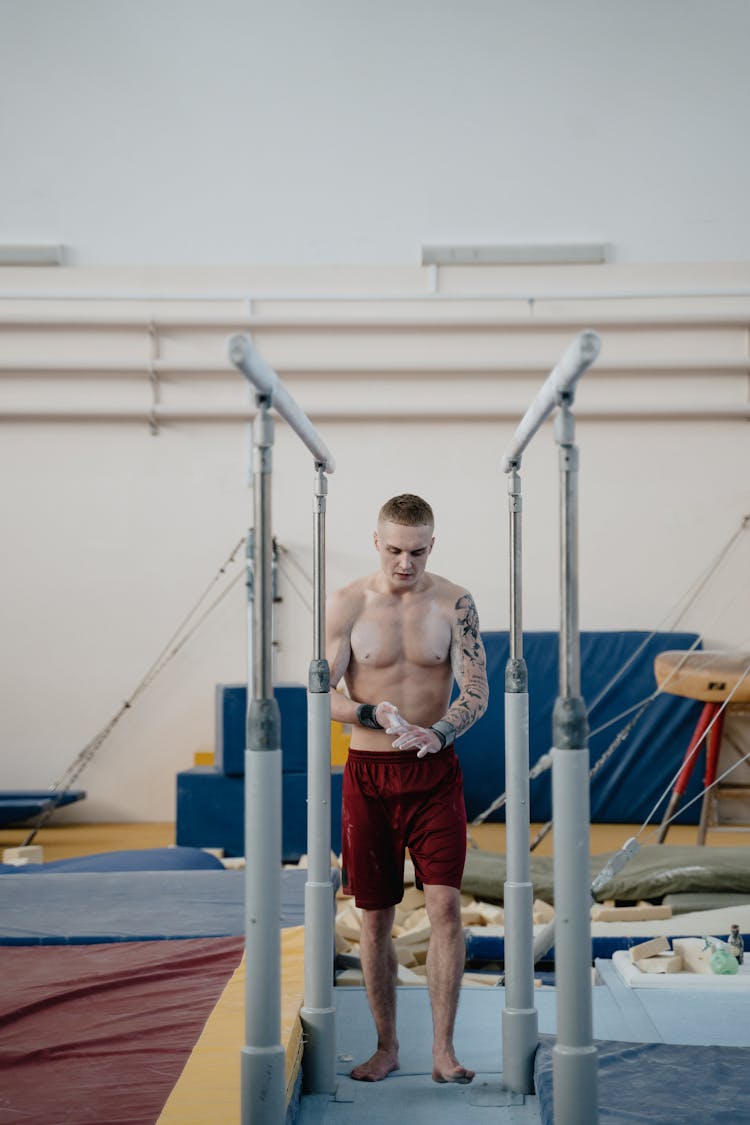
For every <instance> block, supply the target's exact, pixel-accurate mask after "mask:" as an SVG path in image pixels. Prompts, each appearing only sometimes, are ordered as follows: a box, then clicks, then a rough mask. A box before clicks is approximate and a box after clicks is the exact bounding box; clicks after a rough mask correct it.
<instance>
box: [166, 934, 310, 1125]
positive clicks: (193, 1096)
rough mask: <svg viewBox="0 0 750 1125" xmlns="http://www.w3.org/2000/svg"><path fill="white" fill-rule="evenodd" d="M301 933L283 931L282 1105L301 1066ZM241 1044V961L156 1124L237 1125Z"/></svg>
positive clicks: (243, 1022) (243, 1024)
mask: <svg viewBox="0 0 750 1125" xmlns="http://www.w3.org/2000/svg"><path fill="white" fill-rule="evenodd" d="M304 935H305V928H304V926H294V927H292V928H290V929H287V930H282V931H281V1042H282V1044H284V1047H285V1051H286V1100H287V1105H288V1104H289V1099H290V1098H291V1096H292V1091H293V1089H294V1083H295V1081H296V1078H297V1074H298V1072H299V1068H300V1065H301V1062H302V1025H301V1023H300V1018H299V1011H300V1008H301V1007H302V1002H303V997H304V986H305V973H304V950H305V936H304ZM244 1042H245V959H244V957H243V959H242V961H241V963H240V964H239V966H238V967H237V969H236V970H235V971H234V973H233V974H232V977H231V979H230V980H229V982H228V984H227V986H226V988H225V989H224V991H223V993H222V994H221V996H220V998H219V1001H218V1003H217V1005H216V1007H215V1008H214V1010H213V1012H212V1013H211V1015H210V1016H209V1018H208V1020H207V1021H206V1025H205V1027H204V1028H203V1031H202V1033H201V1036H200V1038H199V1040H198V1042H197V1043H196V1044H195V1047H194V1048H193V1050H192V1052H191V1054H190V1057H189V1059H188V1061H187V1063H186V1064H185V1068H184V1069H183V1071H182V1074H181V1075H180V1077H179V1079H178V1081H177V1084H176V1085H175V1088H174V1089H173V1091H172V1093H171V1094H170V1096H169V1099H168V1100H167V1103H166V1105H165V1106H164V1109H163V1110H162V1112H161V1115H160V1117H159V1119H158V1121H157V1125H240V1051H241V1049H242V1046H243V1044H244Z"/></svg>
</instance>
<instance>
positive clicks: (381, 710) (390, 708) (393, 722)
mask: <svg viewBox="0 0 750 1125" xmlns="http://www.w3.org/2000/svg"><path fill="white" fill-rule="evenodd" d="M375 718H376V719H377V720H378V722H379V723H380V725H381V727H383V729H384V730H385V731H386V733H387V734H395V733H396V731H398V730H401V729H402V728H403V727H407V726H408V725H409V724H408V723H407V721H406V719H405V718H404V717H403V716H402V715H400V714H399V711H398V707H396V706H395V705H394V704H393V703H389V702H388V701H387V700H385V699H384V700H383V702H382V703H378V704H377V705H376V707H375Z"/></svg>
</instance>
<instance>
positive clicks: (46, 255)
mask: <svg viewBox="0 0 750 1125" xmlns="http://www.w3.org/2000/svg"><path fill="white" fill-rule="evenodd" d="M64 261H65V247H64V246H62V245H60V244H59V243H51V242H50V243H42V242H17V243H13V242H0V266H61V265H63V263H64Z"/></svg>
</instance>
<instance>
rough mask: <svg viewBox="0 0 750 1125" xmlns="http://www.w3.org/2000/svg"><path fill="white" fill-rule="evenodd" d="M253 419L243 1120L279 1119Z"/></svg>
mask: <svg viewBox="0 0 750 1125" xmlns="http://www.w3.org/2000/svg"><path fill="white" fill-rule="evenodd" d="M256 403H257V408H258V412H257V414H256V416H255V422H254V426H253V501H254V503H253V509H254V517H253V523H254V531H255V535H254V539H255V544H254V546H255V569H254V578H255V582H254V585H255V590H254V595H255V596H254V600H253V635H254V661H253V669H252V671H253V684H252V700H251V702H250V706H249V708H248V719H247V743H246V750H245V859H246V869H245V979H246V990H245V1046H244V1047H243V1048H242V1075H241V1084H242V1108H241V1114H242V1125H281V1123H282V1122H283V1121H284V1116H285V1112H286V1097H285V1093H286V1080H285V1065H286V1056H285V1051H284V1047H283V1046H282V1043H281V932H280V931H281V883H280V879H279V870H280V867H281V720H280V716H279V707H278V704H277V702H276V700H275V698H274V695H273V677H272V671H271V666H272V662H271V615H272V591H271V585H272V580H271V554H272V540H271V469H272V449H273V420H272V418H271V415H270V413H269V406H270V402H269V399H268V397H266V396H263V395H260V396H258V398H257V400H256Z"/></svg>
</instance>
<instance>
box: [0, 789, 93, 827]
mask: <svg viewBox="0 0 750 1125" xmlns="http://www.w3.org/2000/svg"><path fill="white" fill-rule="evenodd" d="M85 796H86V790H85V789H68V791H67V792H66V793H54V792H51V791H50V790H49V789H6V790H4V791H3V792H0V827H2V828H6V827H11V826H12V825H14V824H24V823H25V822H26V821H27V820H32V819H33V818H34V817H36V816H39V814H40V813H42V812H44V811H45V810H46V809H47V808H48V807H49V805H50V804H51V803H52V804H54V806H55V808H59V809H61V808H63V806H64V805H72V804H73V803H74V802H75V801H82V800H83V799H84V798H85Z"/></svg>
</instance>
